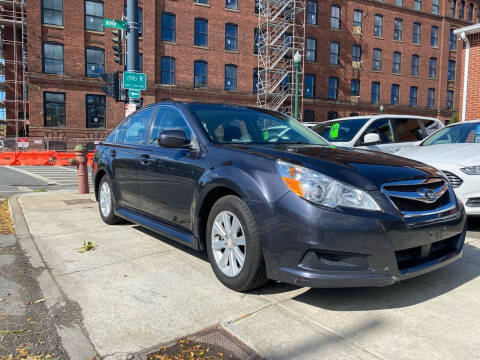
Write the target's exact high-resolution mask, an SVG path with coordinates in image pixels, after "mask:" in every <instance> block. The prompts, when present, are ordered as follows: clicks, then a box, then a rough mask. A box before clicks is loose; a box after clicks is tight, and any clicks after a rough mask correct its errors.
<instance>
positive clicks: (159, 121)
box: [148, 107, 192, 144]
mask: <svg viewBox="0 0 480 360" xmlns="http://www.w3.org/2000/svg"><path fill="white" fill-rule="evenodd" d="M165 130H183V132H184V133H185V135H186V136H187V140H188V141H190V138H191V136H192V132H191V131H190V128H189V127H188V125H187V123H186V122H185V119H184V118H183V117H182V115H181V114H180V112H179V111H178V110H176V109H172V108H166V107H159V108H158V111H157V115H156V116H155V120H153V122H152V128H151V130H150V137H149V140H148V143H149V144H154V143H156V141H157V139H158V138H159V136H160V133H161V132H162V131H165Z"/></svg>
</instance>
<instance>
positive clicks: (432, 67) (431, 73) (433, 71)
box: [428, 57, 437, 79]
mask: <svg viewBox="0 0 480 360" xmlns="http://www.w3.org/2000/svg"><path fill="white" fill-rule="evenodd" d="M428 77H429V78H430V79H436V78H437V58H434V57H431V58H430V62H429V64H428Z"/></svg>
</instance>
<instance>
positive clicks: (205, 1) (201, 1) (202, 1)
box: [193, 0, 208, 5]
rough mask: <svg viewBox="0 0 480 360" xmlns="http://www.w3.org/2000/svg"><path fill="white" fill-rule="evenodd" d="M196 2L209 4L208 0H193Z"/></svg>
mask: <svg viewBox="0 0 480 360" xmlns="http://www.w3.org/2000/svg"><path fill="white" fill-rule="evenodd" d="M193 2H194V3H197V4H203V5H208V0H193Z"/></svg>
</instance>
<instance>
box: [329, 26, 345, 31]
mask: <svg viewBox="0 0 480 360" xmlns="http://www.w3.org/2000/svg"><path fill="white" fill-rule="evenodd" d="M330 30H332V31H342V28H339V29H335V28H332V27H331V28H330Z"/></svg>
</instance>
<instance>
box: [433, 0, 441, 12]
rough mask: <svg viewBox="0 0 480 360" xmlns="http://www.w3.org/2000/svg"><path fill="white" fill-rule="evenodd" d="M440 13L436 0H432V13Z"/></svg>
mask: <svg viewBox="0 0 480 360" xmlns="http://www.w3.org/2000/svg"><path fill="white" fill-rule="evenodd" d="M439 13H440V6H439V4H438V0H432V14H435V15H438V14H439Z"/></svg>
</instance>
